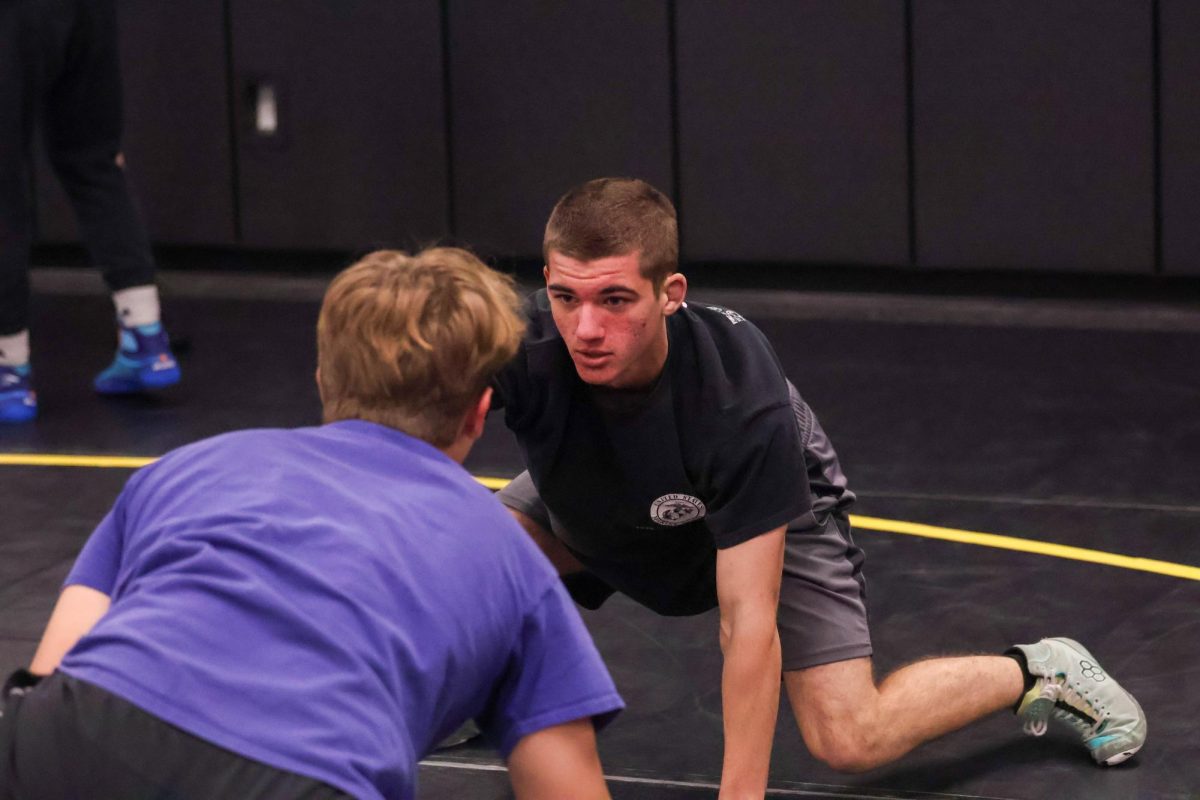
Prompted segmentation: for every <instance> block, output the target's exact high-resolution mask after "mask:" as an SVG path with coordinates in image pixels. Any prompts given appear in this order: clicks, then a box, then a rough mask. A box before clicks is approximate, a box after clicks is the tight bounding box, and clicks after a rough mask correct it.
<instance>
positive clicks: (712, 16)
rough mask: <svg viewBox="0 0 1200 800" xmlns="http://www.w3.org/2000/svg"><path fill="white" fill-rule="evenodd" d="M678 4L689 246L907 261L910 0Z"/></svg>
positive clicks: (697, 256)
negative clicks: (906, 31) (907, 14)
mask: <svg viewBox="0 0 1200 800" xmlns="http://www.w3.org/2000/svg"><path fill="white" fill-rule="evenodd" d="M677 8H678V32H679V33H678V60H679V73H678V74H679V78H678V86H679V142H680V171H681V176H680V194H681V195H682V203H681V211H682V217H683V220H682V222H683V242H684V247H685V250H686V255H687V257H688V258H689V259H692V260H705V259H731V260H735V259H756V260H788V261H798V260H802V261H815V262H842V263H845V262H850V263H854V262H859V263H869V264H894V265H904V264H907V263H908V167H907V155H906V147H907V145H906V136H907V123H906V112H905V62H904V4H903V3H899V2H894V0H855V2H838V3H831V2H828V1H827V0H802V1H801V0H774V2H766V1H765V0H759V1H758V2H754V3H740V2H734V1H733V0H703V1H702V0H688V2H681V3H679V4H678V6H677Z"/></svg>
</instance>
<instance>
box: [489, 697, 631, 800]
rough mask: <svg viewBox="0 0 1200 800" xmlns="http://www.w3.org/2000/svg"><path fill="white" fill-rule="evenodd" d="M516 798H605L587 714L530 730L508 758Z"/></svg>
mask: <svg viewBox="0 0 1200 800" xmlns="http://www.w3.org/2000/svg"><path fill="white" fill-rule="evenodd" d="M508 776H509V780H510V781H512V787H513V794H515V795H516V797H517V800H559V798H563V797H571V798H579V800H608V798H609V794H608V788H607V787H606V786H605V784H604V774H603V772H602V771H601V768H600V756H599V755H598V754H597V753H596V731H595V726H594V725H593V724H592V720H591V718H589V717H585V718H583V719H577V720H573V721H571V722H567V723H564V724H562V725H555V726H554V727H551V728H545V729H543V730H540V731H537V732H536V733H531V734H529V735H528V736H526V737H524V738H523V739H521V741H520V742H518V743H517V746H516V747H515V748H513V751H512V753H511V754H510V755H509V757H508Z"/></svg>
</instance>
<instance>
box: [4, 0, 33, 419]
mask: <svg viewBox="0 0 1200 800" xmlns="http://www.w3.org/2000/svg"><path fill="white" fill-rule="evenodd" d="M22 5H24V4H22V3H19V2H5V3H0V423H5V422H8V423H13V422H27V421H29V420H31V419H33V418H34V417H35V416H37V396H36V395H35V394H34V391H33V383H32V372H31V370H30V359H29V246H30V236H31V232H32V228H33V211H32V197H31V192H30V185H29V146H30V140H31V137H32V133H33V115H34V110H33V102H34V101H33V80H32V78H33V76H32V74H31V73H30V72H29V70H30V68H31V65H30V63H29V59H30V56H31V50H32V49H33V48H34V46H35V45H34V42H33V41H32V39H31V38H30V37H28V36H23V35H22V28H23V26H22V13H23V9H22Z"/></svg>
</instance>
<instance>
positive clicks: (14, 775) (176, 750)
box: [0, 672, 349, 800]
mask: <svg viewBox="0 0 1200 800" xmlns="http://www.w3.org/2000/svg"><path fill="white" fill-rule="evenodd" d="M3 713H4V716H3V717H0V800H77V799H79V798H92V797H94V798H121V799H122V800H152V799H154V800H168V798H169V800H193V799H194V800H212V798H218V797H236V798H247V800H253V798H270V799H271V800H275V799H276V798H278V800H285V798H286V800H293V798H295V800H347V799H348V798H349V795H346V794H345V793H343V792H342V791H341V790H339V789H335V788H334V787H332V786H329V785H328V784H325V783H322V782H320V781H317V780H315V779H313V778H308V777H305V776H303V775H297V774H295V773H292V772H284V771H281V770H278V769H275V768H273V767H269V766H267V765H266V764H262V763H260V762H258V761H251V760H249V759H246V758H243V757H242V756H239V755H237V754H236V753H233V752H230V751H228V750H224V749H222V748H220V747H217V746H216V745H213V744H210V743H209V742H206V741H205V740H203V739H199V738H197V737H195V736H192V735H191V734H189V733H186V732H185V731H182V730H180V729H179V728H176V727H174V726H172V725H168V724H167V723H165V722H163V721H162V720H160V719H158V718H157V717H154V716H151V715H150V714H147V713H146V712H144V711H142V710H141V709H139V708H138V707H137V706H134V705H132V704H131V703H128V702H126V701H124V700H122V699H121V698H119V697H117V696H116V695H114V694H111V693H109V692H106V691H105V690H103V689H101V688H99V687H97V686H93V685H92V684H89V683H85V682H84V681H80V680H76V679H75V678H72V677H70V676H68V675H64V674H63V673H60V672H56V673H55V674H54V675H51V676H50V677H49V678H47V679H46V680H44V681H42V683H41V684H40V685H39V686H38V687H37V689H35V690H34V691H32V692H30V693H29V694H27V695H24V696H19V697H11V698H9V700H8V701H7V702H6V703H5V704H4V705H3Z"/></svg>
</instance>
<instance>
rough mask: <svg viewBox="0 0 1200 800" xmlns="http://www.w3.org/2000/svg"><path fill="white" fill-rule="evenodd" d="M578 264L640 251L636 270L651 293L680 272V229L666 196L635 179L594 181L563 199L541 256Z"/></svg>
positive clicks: (551, 214) (555, 210)
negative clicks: (565, 258) (573, 260)
mask: <svg viewBox="0 0 1200 800" xmlns="http://www.w3.org/2000/svg"><path fill="white" fill-rule="evenodd" d="M552 250H553V251H555V252H558V253H562V254H563V255H565V256H570V257H571V258H577V259H579V260H581V261H593V260H595V259H597V258H608V257H609V256H620V255H625V254H626V253H631V252H633V251H635V250H638V251H641V258H640V262H639V268H640V270H641V274H642V277H644V278H649V279H650V281H651V282H652V283H653V284H654V291H655V292H657V291H659V290H660V289H662V286H663V282H664V281H666V279H667V276H668V275H670V274H671V273H673V272H675V271H676V270H677V269H678V267H679V228H678V225H677V223H676V221H675V206H673V205H671V201H670V200H668V199H667V197H666V195H664V194H663V193H662V192H660V191H658V190H657V189H655V188H654V187H653V186H651V185H650V184H648V183H646V182H645V181H642V180H638V179H636V178H597V179H595V180H591V181H588V182H587V183H585V184H582V185H580V186H576V187H575V188H574V189H571V190H570V191H569V192H567V193H566V194H564V195H563V196H562V197H561V198H560V199H559V201H558V203H557V204H555V206H554V211H552V212H551V213H550V221H549V222H547V223H546V234H545V237H544V238H543V239H542V256H543V257H544V258H546V260H547V262H549V258H550V252H551V251H552Z"/></svg>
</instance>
